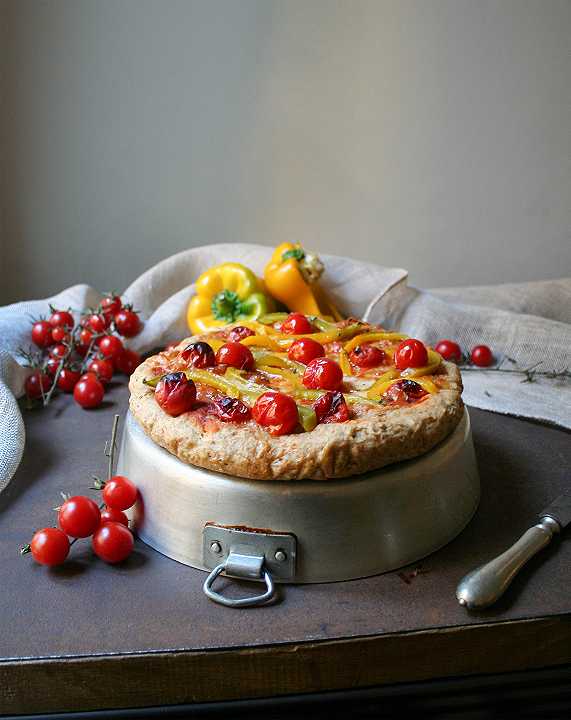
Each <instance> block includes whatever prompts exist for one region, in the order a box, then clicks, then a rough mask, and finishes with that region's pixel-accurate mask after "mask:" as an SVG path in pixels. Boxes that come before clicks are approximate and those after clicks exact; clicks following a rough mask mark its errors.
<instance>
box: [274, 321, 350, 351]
mask: <svg viewBox="0 0 571 720" xmlns="http://www.w3.org/2000/svg"><path fill="white" fill-rule="evenodd" d="M360 327H361V326H360V325H349V326H348V327H346V328H337V329H336V330H331V331H328V332H317V333H306V334H305V335H280V336H279V337H276V338H275V340H276V342H277V343H278V344H279V345H280V346H281V347H285V348H287V347H289V346H290V345H291V344H292V343H293V342H294V341H295V340H299V339H300V338H311V339H312V340H315V341H316V342H318V343H321V344H322V345H323V344H324V343H330V342H335V341H336V340H344V339H345V338H347V337H351V335H352V334H353V333H354V332H357V330H359V329H360Z"/></svg>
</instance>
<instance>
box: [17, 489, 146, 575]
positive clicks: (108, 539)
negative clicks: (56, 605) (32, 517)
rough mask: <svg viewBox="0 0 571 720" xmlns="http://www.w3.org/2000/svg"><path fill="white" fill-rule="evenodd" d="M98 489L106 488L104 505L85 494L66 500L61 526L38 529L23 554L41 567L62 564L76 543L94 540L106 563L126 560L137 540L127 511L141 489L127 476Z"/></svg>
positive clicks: (61, 512)
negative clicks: (130, 526) (27, 554)
mask: <svg viewBox="0 0 571 720" xmlns="http://www.w3.org/2000/svg"><path fill="white" fill-rule="evenodd" d="M98 488H100V489H102V500H103V503H102V504H101V505H99V506H98V505H97V503H96V502H95V501H94V500H92V499H91V498H89V497H87V496H85V495H74V496H73V497H69V498H66V499H65V501H64V503H63V504H62V505H61V507H59V508H58V525H59V527H47V528H43V530H38V531H37V532H36V533H35V534H34V536H33V538H32V541H31V543H30V544H29V545H26V546H25V547H24V548H23V549H22V553H24V554H25V553H27V552H31V553H32V556H33V558H34V560H36V562H38V563H40V564H41V565H50V566H53V565H61V563H63V562H64V561H65V559H66V558H67V556H68V554H69V550H70V547H71V545H73V543H74V542H75V541H76V540H78V539H79V538H87V537H91V545H92V548H93V551H94V553H95V554H96V555H97V556H98V557H100V558H101V559H102V560H105V562H108V563H118V562H121V561H122V560H125V558H127V557H128V556H129V555H130V553H131V551H132V549H133V545H134V540H133V534H132V533H131V531H130V530H129V521H128V519H127V516H126V515H125V513H124V512H123V511H124V510H127V509H128V508H130V507H132V506H133V505H134V504H135V502H136V500H137V488H136V486H135V485H134V484H133V483H132V482H131V481H130V480H129V479H128V478H126V477H124V476H123V475H114V476H113V477H111V478H109V480H108V481H107V482H105V483H99V486H98ZM70 537H71V538H72V541H71V542H70V540H69V538H70Z"/></svg>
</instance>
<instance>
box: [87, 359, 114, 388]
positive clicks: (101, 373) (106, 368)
mask: <svg viewBox="0 0 571 720" xmlns="http://www.w3.org/2000/svg"><path fill="white" fill-rule="evenodd" d="M87 370H88V372H92V373H94V375H96V376H97V377H98V378H99V380H100V382H102V383H103V384H104V385H106V384H107V383H108V382H110V380H111V378H112V377H113V363H112V362H111V360H101V359H99V358H95V360H92V361H91V362H90V363H89V365H88V366H87Z"/></svg>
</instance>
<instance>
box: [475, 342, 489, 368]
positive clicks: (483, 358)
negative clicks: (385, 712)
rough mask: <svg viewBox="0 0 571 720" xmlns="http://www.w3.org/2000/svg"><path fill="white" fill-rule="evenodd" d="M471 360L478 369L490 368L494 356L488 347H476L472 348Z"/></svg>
mask: <svg viewBox="0 0 571 720" xmlns="http://www.w3.org/2000/svg"><path fill="white" fill-rule="evenodd" d="M470 360H471V361H472V362H473V364H474V365H477V366H478V367H489V366H490V365H491V364H492V363H493V362H494V356H493V354H492V351H491V350H490V348H489V347H488V346H487V345H476V347H473V348H472V352H471V353H470Z"/></svg>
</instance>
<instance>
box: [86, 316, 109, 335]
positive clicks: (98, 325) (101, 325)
mask: <svg viewBox="0 0 571 720" xmlns="http://www.w3.org/2000/svg"><path fill="white" fill-rule="evenodd" d="M88 322H89V328H90V330H93V332H94V333H97V334H99V333H103V332H105V330H107V328H108V327H109V325H111V318H110V317H108V316H107V315H104V314H103V313H99V314H97V313H94V314H93V315H90V316H89V321H88Z"/></svg>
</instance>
